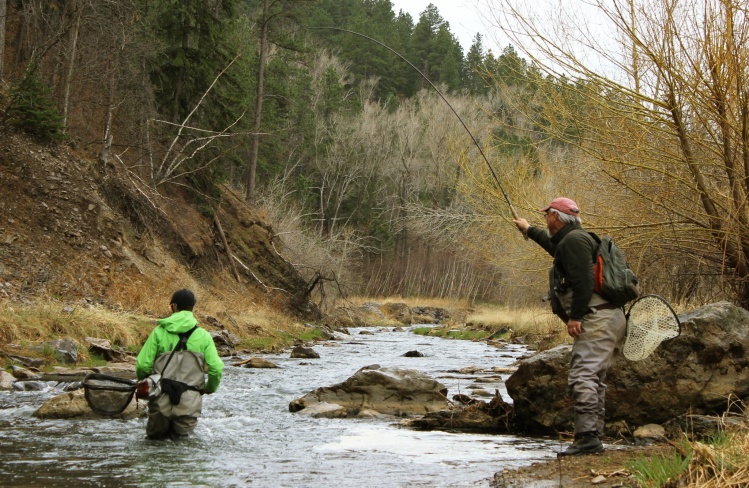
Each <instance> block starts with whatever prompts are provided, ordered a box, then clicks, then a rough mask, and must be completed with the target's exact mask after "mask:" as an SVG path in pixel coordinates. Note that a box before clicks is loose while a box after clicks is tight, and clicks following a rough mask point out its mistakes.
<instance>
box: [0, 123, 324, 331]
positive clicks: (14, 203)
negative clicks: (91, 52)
mask: <svg viewBox="0 0 749 488" xmlns="http://www.w3.org/2000/svg"><path fill="white" fill-rule="evenodd" d="M0 188H2V197H1V198H0V285H1V286H0V300H3V299H4V300H10V301H29V300H34V299H38V298H45V297H49V298H54V299H58V300H62V301H66V302H76V301H81V300H84V301H86V302H89V303H98V304H101V305H103V306H106V307H113V308H121V309H128V310H139V311H142V312H146V313H154V314H158V313H162V312H163V310H164V309H165V305H166V303H165V302H166V301H167V300H168V297H169V296H170V294H171V292H172V291H173V290H175V289H177V288H181V287H188V288H192V289H193V290H195V292H196V295H197V297H198V302H199V304H201V303H202V304H207V303H210V301H211V300H213V301H216V300H218V301H223V302H224V303H229V302H231V304H232V308H235V309H236V308H241V307H244V308H245V309H247V308H252V307H253V306H270V307H273V308H277V309H279V310H282V311H284V312H287V313H292V314H294V315H296V316H300V317H306V318H314V317H316V316H317V315H318V311H317V310H316V308H315V306H314V305H313V304H311V303H310V302H309V300H308V296H307V294H306V288H307V286H306V283H305V282H304V280H303V279H302V277H301V276H300V275H299V273H298V272H297V271H296V270H295V268H294V267H293V266H292V265H291V263H289V262H288V261H287V260H285V259H284V258H283V256H282V255H281V254H280V253H279V251H281V250H280V249H277V248H276V246H277V245H278V244H277V243H276V242H274V234H273V230H272V228H271V227H270V226H269V225H268V224H267V223H266V222H264V221H263V219H262V218H261V216H259V215H257V213H255V212H254V211H253V210H252V209H251V208H249V207H248V206H247V205H245V204H244V202H243V201H242V200H241V199H240V198H238V197H237V195H235V194H234V192H233V191H232V190H231V189H229V188H226V187H222V188H220V196H218V198H213V199H208V198H207V197H204V196H200V195H198V194H196V193H195V192H191V191H190V190H188V189H187V188H186V187H184V186H180V185H171V186H168V185H162V186H161V187H159V189H158V193H157V192H156V191H154V190H153V189H152V188H150V187H148V186H147V185H144V184H142V183H139V179H138V178H137V176H136V175H133V174H129V173H128V172H127V171H125V169H124V168H118V167H112V166H108V167H106V168H104V167H102V166H101V165H100V164H99V163H98V162H96V161H92V160H86V159H84V158H81V157H78V156H76V155H75V154H74V152H73V151H72V150H71V149H70V148H68V147H66V146H44V145H38V144H36V143H34V142H33V141H32V140H30V139H27V138H24V137H22V136H18V135H14V136H11V137H4V138H2V139H0ZM219 227H220V228H221V229H222V230H223V232H224V233H225V237H226V241H227V242H228V246H229V249H230V251H231V253H232V255H233V256H234V258H233V259H230V258H229V254H228V253H227V252H226V249H225V247H224V245H223V239H222V237H221V235H220V232H219V231H218V229H219ZM232 261H233V263H232ZM232 266H234V268H235V269H232Z"/></svg>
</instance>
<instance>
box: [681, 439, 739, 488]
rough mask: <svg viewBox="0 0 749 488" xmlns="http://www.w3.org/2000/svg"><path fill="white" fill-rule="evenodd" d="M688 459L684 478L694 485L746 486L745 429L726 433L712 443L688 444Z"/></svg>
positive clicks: (702, 487)
mask: <svg viewBox="0 0 749 488" xmlns="http://www.w3.org/2000/svg"><path fill="white" fill-rule="evenodd" d="M691 451H692V460H691V462H690V464H689V468H688V470H687V473H686V474H685V476H684V479H685V481H686V483H687V484H685V485H684V486H690V487H695V488H726V487H746V486H749V431H746V430H743V431H739V432H733V433H726V434H725V435H724V436H723V437H722V438H719V439H718V440H717V441H716V442H715V443H712V444H704V443H701V442H693V443H692V444H691Z"/></svg>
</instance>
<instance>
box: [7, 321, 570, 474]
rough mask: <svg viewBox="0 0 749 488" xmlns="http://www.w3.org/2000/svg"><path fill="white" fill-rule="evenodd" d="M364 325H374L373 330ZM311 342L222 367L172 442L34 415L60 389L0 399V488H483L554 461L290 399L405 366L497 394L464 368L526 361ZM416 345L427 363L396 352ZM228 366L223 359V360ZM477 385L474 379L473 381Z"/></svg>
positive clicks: (368, 340)
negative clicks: (367, 369)
mask: <svg viewBox="0 0 749 488" xmlns="http://www.w3.org/2000/svg"><path fill="white" fill-rule="evenodd" d="M370 330H372V329H370ZM358 332H359V329H352V330H351V333H352V335H351V339H350V340H347V341H339V342H330V343H325V344H318V345H316V346H314V349H315V350H316V351H317V352H318V353H319V354H320V356H321V358H320V359H309V360H299V359H291V358H289V357H288V356H289V355H288V353H284V354H275V355H263V357H264V358H265V359H268V360H270V361H273V362H274V363H276V364H277V365H279V366H280V368H278V369H246V368H236V367H227V368H226V369H225V375H224V380H223V383H222V386H221V389H220V391H219V393H217V394H215V395H211V396H207V397H205V399H204V404H203V418H201V420H200V422H199V423H198V427H197V429H196V436H195V437H193V438H190V439H187V440H185V441H180V442H178V443H173V442H169V441H167V442H152V441H148V440H147V439H145V437H144V431H145V420H143V419H138V420H132V421H119V420H103V421H62V420H59V421H57V420H56V421H50V420H44V421H42V420H38V419H34V418H32V417H31V414H32V413H33V411H34V410H35V409H36V408H38V406H39V405H41V403H42V402H43V401H44V400H46V399H47V398H49V397H51V396H53V395H56V394H59V393H60V392H59V391H52V390H48V391H44V392H28V393H2V394H0V456H1V457H2V459H3V462H2V463H1V464H0V480H2V481H0V484H2V486H74V485H75V486H154V487H156V486H227V487H229V486H263V487H265V486H267V487H281V486H283V487H285V486H289V487H292V486H293V487H298V486H324V485H336V486H360V487H380V486H382V487H397V486H430V487H432V486H434V487H442V486H444V487H448V486H450V487H454V486H487V485H488V479H489V478H491V477H492V476H493V474H494V473H495V472H496V471H498V470H499V469H501V468H502V467H508V466H518V465H525V464H529V463H531V462H533V461H535V460H539V459H549V458H552V457H553V456H554V452H553V448H556V447H558V446H553V445H552V443H550V442H546V441H543V440H534V439H525V438H519V437H513V436H492V435H481V434H456V433H446V432H416V431H410V430H405V429H400V428H398V427H396V426H395V425H394V422H395V419H382V418H380V419H312V418H308V417H305V416H301V415H297V414H291V413H289V411H288V404H289V402H290V401H291V400H293V399H295V398H298V397H300V396H302V395H304V394H305V393H307V392H309V391H310V390H312V389H314V388H317V387H319V386H328V385H331V384H334V383H338V382H340V381H343V380H345V379H346V378H348V377H349V376H351V375H352V374H353V373H354V372H355V371H356V370H358V369H359V368H361V367H363V366H367V365H370V364H379V365H381V366H383V367H402V368H413V369H418V370H421V371H424V372H426V373H428V374H430V375H431V376H432V377H434V378H436V379H438V380H439V381H441V382H442V383H444V384H445V385H446V386H447V387H448V389H449V392H450V393H449V394H450V395H453V394H455V393H458V392H459V391H462V392H469V391H470V390H472V389H474V388H477V387H480V388H483V389H486V390H488V391H491V392H493V391H494V389H495V388H497V389H499V390H500V393H501V394H502V395H503V397H504V398H505V399H508V396H507V393H506V391H505V389H504V384H503V382H502V380H503V379H505V378H506V377H507V375H506V374H502V375H498V374H496V373H491V374H467V373H460V372H459V370H461V369H462V368H465V367H468V366H477V367H479V368H484V369H490V368H492V367H506V366H508V365H510V364H511V363H512V362H513V361H514V360H515V359H516V358H517V357H519V356H520V355H523V354H525V350H524V348H523V347H521V346H516V345H508V346H507V347H505V348H503V349H497V348H494V347H490V346H487V345H486V344H484V343H481V342H468V341H450V340H442V339H437V338H432V337H422V336H416V335H414V334H411V333H409V332H389V331H387V332H384V331H378V332H376V333H375V334H373V335H359V334H358ZM411 350H418V351H419V352H421V353H423V354H424V357H419V358H406V357H402V354H404V353H405V352H407V351H411ZM230 362H231V361H230ZM477 379H478V380H482V381H483V382H480V383H479V382H477V381H476V380H477Z"/></svg>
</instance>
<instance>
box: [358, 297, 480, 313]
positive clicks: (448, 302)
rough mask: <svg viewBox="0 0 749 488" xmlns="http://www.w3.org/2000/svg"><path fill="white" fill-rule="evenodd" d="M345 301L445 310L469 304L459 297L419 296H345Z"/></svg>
mask: <svg viewBox="0 0 749 488" xmlns="http://www.w3.org/2000/svg"><path fill="white" fill-rule="evenodd" d="M347 302H348V303H349V304H350V305H351V306H354V307H356V306H359V305H362V304H363V303H367V302H377V303H405V304H406V305H408V306H409V307H437V308H444V309H446V310H458V309H462V310H465V309H469V308H470V304H469V303H468V300H461V299H450V298H429V297H425V298H423V297H422V298H420V297H404V298H401V297H364V296H353V297H349V298H347Z"/></svg>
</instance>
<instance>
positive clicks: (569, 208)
mask: <svg viewBox="0 0 749 488" xmlns="http://www.w3.org/2000/svg"><path fill="white" fill-rule="evenodd" d="M551 208H553V209H554V210H559V211H560V212H562V213H566V214H567V215H575V216H576V215H577V214H579V213H580V209H579V208H578V206H577V204H576V203H575V202H574V201H573V200H570V199H569V198H565V197H559V198H555V199H554V200H552V201H551V203H550V204H549V205H547V206H546V207H544V208H542V209H541V211H542V212H548V211H549V209H551Z"/></svg>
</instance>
